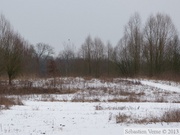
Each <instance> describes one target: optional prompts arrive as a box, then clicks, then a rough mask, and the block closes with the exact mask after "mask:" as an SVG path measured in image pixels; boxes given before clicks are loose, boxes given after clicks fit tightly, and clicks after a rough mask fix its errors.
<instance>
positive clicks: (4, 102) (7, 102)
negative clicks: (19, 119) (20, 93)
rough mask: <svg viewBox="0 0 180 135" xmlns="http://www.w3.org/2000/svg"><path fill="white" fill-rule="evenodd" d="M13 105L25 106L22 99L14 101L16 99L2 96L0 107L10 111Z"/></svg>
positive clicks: (0, 97)
mask: <svg viewBox="0 0 180 135" xmlns="http://www.w3.org/2000/svg"><path fill="white" fill-rule="evenodd" d="M13 105H23V103H22V101H21V100H20V98H17V99H14V98H7V97H4V96H0V106H1V108H3V109H9V108H10V107H11V106H13Z"/></svg>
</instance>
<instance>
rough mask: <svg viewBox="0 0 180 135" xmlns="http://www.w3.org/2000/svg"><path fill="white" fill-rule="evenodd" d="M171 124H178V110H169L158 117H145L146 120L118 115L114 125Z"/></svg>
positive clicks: (179, 117)
mask: <svg viewBox="0 0 180 135" xmlns="http://www.w3.org/2000/svg"><path fill="white" fill-rule="evenodd" d="M163 122H166V123H171V122H180V109H170V110H168V111H166V112H164V113H163V114H162V116H160V117H155V116H151V117H146V118H141V119H138V118H135V117H131V116H128V115H126V114H122V113H119V114H118V115H116V123H138V124H149V123H163Z"/></svg>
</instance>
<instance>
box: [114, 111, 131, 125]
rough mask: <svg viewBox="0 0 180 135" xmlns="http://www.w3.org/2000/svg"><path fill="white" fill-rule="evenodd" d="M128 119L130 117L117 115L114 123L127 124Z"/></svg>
mask: <svg viewBox="0 0 180 135" xmlns="http://www.w3.org/2000/svg"><path fill="white" fill-rule="evenodd" d="M129 118H130V116H127V115H126V114H121V113H119V114H118V115H116V123H125V122H128V119H129Z"/></svg>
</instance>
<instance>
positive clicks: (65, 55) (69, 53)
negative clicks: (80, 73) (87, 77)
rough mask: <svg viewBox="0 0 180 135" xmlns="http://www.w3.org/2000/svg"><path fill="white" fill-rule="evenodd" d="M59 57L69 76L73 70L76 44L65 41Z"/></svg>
mask: <svg viewBox="0 0 180 135" xmlns="http://www.w3.org/2000/svg"><path fill="white" fill-rule="evenodd" d="M59 58H60V60H61V61H62V63H64V64H63V65H64V66H63V68H64V69H65V74H66V76H69V74H70V72H71V71H72V70H73V68H74V66H73V60H74V59H75V47H74V44H72V43H70V41H69V43H64V50H62V51H61V52H60V53H59Z"/></svg>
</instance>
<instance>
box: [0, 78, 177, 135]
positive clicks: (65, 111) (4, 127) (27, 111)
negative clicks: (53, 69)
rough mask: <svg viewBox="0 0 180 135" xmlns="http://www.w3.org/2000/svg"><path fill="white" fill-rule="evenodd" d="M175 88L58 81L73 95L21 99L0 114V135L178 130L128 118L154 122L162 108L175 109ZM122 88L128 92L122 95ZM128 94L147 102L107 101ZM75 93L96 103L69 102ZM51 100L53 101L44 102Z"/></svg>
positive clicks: (148, 82) (143, 83)
mask: <svg viewBox="0 0 180 135" xmlns="http://www.w3.org/2000/svg"><path fill="white" fill-rule="evenodd" d="M61 81H62V80H61ZM39 82H41V83H39ZM45 84H46V81H43V80H36V81H35V83H34V84H33V85H36V86H39V85H40V86H41V87H43V86H45ZM171 84H172V83H171ZM61 85H62V84H61ZM179 86H180V85H179V84H178V83H176V84H175V85H170V83H164V82H163V83H161V81H159V82H155V81H153V80H134V79H131V80H130V79H127V80H124V79H118V78H117V79H113V80H112V81H105V80H98V79H91V80H84V79H82V78H73V79H72V78H71V79H70V78H64V79H63V87H64V88H65V87H67V88H76V89H79V92H77V93H75V94H65V95H25V96H22V97H21V98H22V100H23V103H24V105H23V106H13V107H11V108H10V109H9V110H1V111H0V135H42V134H46V135H99V134H102V135H110V134H112V135H122V134H123V130H124V128H127V127H128V128H130V127H132V128H135V127H138V128H147V127H148V128H179V127H180V123H164V122H163V123H159V122H157V123H140V124H137V123H134V122H133V118H134V119H144V118H146V119H148V118H152V117H156V118H159V117H161V116H162V115H163V113H164V112H166V111H168V110H173V109H180V104H179V103H178V102H179V101H180V87H179ZM59 87H60V86H59ZM61 87H62V86H61ZM125 90H126V92H129V93H124V92H125ZM116 91H120V92H119V93H117V92H116ZM130 93H133V94H134V95H135V96H136V97H138V98H140V99H141V100H143V99H144V98H145V97H146V96H149V97H147V98H146V100H148V102H140V101H139V102H107V101H108V100H109V99H113V98H116V99H117V98H122V97H124V98H126V97H127V96H128V95H126V94H130ZM139 93H144V94H143V95H140V94H139ZM117 94H119V95H117ZM121 94H124V95H123V96H122V95H121ZM156 94H157V96H164V98H165V99H164V101H168V102H166V103H165V102H164V103H160V102H155V101H156V100H154V99H156V98H157V97H155V98H154V97H153V96H155V95H156ZM158 94H159V95H158ZM78 95H81V96H82V95H83V99H84V98H87V99H91V98H93V97H95V99H98V100H97V102H71V101H72V99H74V98H75V97H76V98H77V96H78ZM81 96H80V98H82V97H81ZM51 98H53V100H46V99H51ZM178 98H179V99H178ZM50 101H54V102H50ZM63 101H65V102H63ZM150 101H152V102H150ZM173 101H176V103H175V102H173ZM119 114H125V115H127V116H129V120H127V121H126V122H123V123H117V121H116V116H118V115H119Z"/></svg>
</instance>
